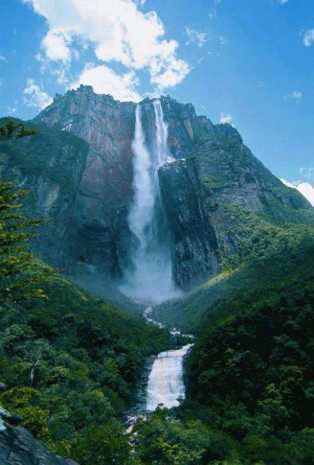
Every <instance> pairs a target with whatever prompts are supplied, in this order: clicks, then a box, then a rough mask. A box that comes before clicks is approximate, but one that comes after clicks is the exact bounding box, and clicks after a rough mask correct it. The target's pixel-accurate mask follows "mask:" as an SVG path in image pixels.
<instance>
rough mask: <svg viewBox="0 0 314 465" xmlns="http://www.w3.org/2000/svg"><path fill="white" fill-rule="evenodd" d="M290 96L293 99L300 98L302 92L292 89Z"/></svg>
mask: <svg viewBox="0 0 314 465" xmlns="http://www.w3.org/2000/svg"><path fill="white" fill-rule="evenodd" d="M290 97H291V98H293V99H295V100H300V99H301V98H302V97H303V92H301V91H300V90H294V91H293V92H292V93H291V95H290Z"/></svg>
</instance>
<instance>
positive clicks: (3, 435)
mask: <svg viewBox="0 0 314 465" xmlns="http://www.w3.org/2000/svg"><path fill="white" fill-rule="evenodd" d="M0 463H1V465H35V464H36V465H77V463H76V462H73V460H70V459H64V458H61V457H59V456H58V455H55V454H52V453H51V452H49V451H48V450H47V449H46V448H45V447H44V445H43V444H42V443H41V442H39V441H37V440H36V439H34V437H33V436H32V435H31V434H30V433H29V432H28V431H27V430H26V429H24V428H13V427H11V426H7V427H6V429H5V430H4V431H0Z"/></svg>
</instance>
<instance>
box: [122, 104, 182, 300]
mask: <svg viewBox="0 0 314 465" xmlns="http://www.w3.org/2000/svg"><path fill="white" fill-rule="evenodd" d="M153 109H154V116H155V128H154V138H155V140H154V141H153V144H150V149H148V146H147V144H146V138H145V134H144V130H143V125H142V108H141V105H140V104H138V105H137V106H136V112H135V134H134V140H133V143H132V150H133V154H134V157H133V169H134V179H133V188H134V200H133V203H132V205H131V208H130V212H129V216H128V222H129V227H130V230H131V231H132V232H133V234H134V236H135V237H136V239H137V244H136V246H135V250H134V251H133V253H132V257H131V258H132V263H133V269H132V270H130V271H128V272H127V273H126V282H125V283H124V285H123V286H122V290H123V291H124V292H125V293H126V294H128V295H129V296H131V297H133V298H136V299H137V300H141V301H144V302H152V303H159V302H161V301H163V300H166V299H168V298H171V297H174V296H175V295H177V291H176V290H175V286H174V284H173V280H172V267H171V257H170V250H169V247H168V246H167V244H166V243H163V242H162V241H161V239H160V238H161V236H162V235H163V234H162V231H161V228H162V209H161V199H160V190H159V180H158V169H159V168H160V167H161V166H162V165H163V164H164V163H166V162H167V160H168V159H169V155H168V146H167V138H168V128H167V125H166V123H165V121H164V118H163V110H162V106H161V103H160V101H159V100H154V102H153Z"/></svg>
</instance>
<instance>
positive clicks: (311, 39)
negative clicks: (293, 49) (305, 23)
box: [303, 29, 314, 47]
mask: <svg viewBox="0 0 314 465" xmlns="http://www.w3.org/2000/svg"><path fill="white" fill-rule="evenodd" d="M303 44H304V45H305V47H311V45H313V44H314V29H309V30H308V31H305V33H304V34H303Z"/></svg>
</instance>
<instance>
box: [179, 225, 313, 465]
mask: <svg viewBox="0 0 314 465" xmlns="http://www.w3.org/2000/svg"><path fill="white" fill-rule="evenodd" d="M294 231H296V230H294ZM303 232H304V234H299V235H298V236H292V235H291V237H289V234H288V232H287V237H286V239H287V242H285V241H283V242H278V243H277V245H276V240H274V245H273V247H277V252H274V250H272V252H271V253H270V255H269V256H266V257H263V258H262V259H260V260H255V261H254V262H253V264H252V265H251V266H250V268H249V269H250V272H251V277H250V279H251V280H250V284H251V286H250V287H249V288H248V287H247V282H246V281H243V282H241V281H240V282H238V287H237V288H236V290H235V291H233V293H231V294H229V295H227V296H226V297H225V298H224V299H220V301H218V303H216V308H215V312H214V314H211V313H208V314H207V317H206V319H203V322H202V324H203V328H204V329H203V331H202V333H201V336H200V338H199V340H198V342H197V343H196V345H195V347H194V349H193V351H192V354H191V356H190V358H189V361H188V379H189V399H193V402H195V403H196V405H198V407H195V405H194V406H193V409H192V407H191V405H192V404H191V405H190V406H189V403H187V404H186V415H187V416H188V417H189V416H190V415H192V416H193V417H194V416H195V411H196V410H197V409H198V415H199V416H200V417H202V418H203V419H204V417H205V416H206V417H207V419H206V420H205V423H207V422H208V421H210V424H211V426H212V427H213V426H214V427H215V428H217V429H219V430H221V431H223V432H224V433H226V434H228V435H229V436H230V437H232V438H233V439H235V440H237V442H238V449H239V450H240V459H241V460H242V461H244V463H248V464H251V463H255V462H258V461H261V460H262V461H264V462H265V463H266V464H276V465H277V464H278V465H279V464H280V465H282V464H292V463H293V464H294V465H299V464H300V465H301V464H302V465H306V464H308V463H313V462H312V460H313V458H314V456H313V447H312V442H311V441H312V434H313V427H314V416H313V412H314V396H313V392H312V391H313V387H314V386H313V373H314V336H313V335H314V311H313V310H314V266H313V259H312V257H313V256H314V234H313V232H311V229H308V228H306V229H305V230H304V231H303ZM205 321H207V323H206V325H205ZM205 328H206V329H205ZM209 419H210V420H209ZM305 438H308V440H309V441H310V442H309V443H307V444H305V442H306V440H305Z"/></svg>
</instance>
